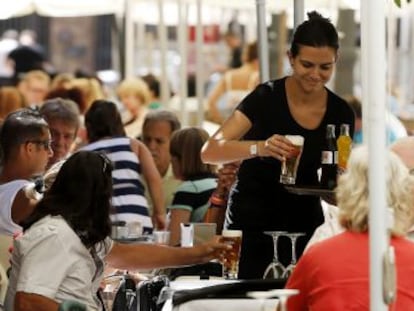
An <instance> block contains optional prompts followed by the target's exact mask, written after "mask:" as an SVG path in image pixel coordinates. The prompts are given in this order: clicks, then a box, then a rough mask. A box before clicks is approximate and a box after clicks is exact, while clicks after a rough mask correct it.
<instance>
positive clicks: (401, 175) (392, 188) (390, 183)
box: [286, 146, 414, 311]
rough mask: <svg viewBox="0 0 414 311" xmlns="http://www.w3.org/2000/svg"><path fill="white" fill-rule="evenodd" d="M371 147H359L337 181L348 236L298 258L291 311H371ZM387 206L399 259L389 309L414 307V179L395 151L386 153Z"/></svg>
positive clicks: (319, 245)
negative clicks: (413, 232) (413, 235)
mask: <svg viewBox="0 0 414 311" xmlns="http://www.w3.org/2000/svg"><path fill="white" fill-rule="evenodd" d="M368 166H369V158H368V149H367V147H366V146H360V147H356V148H355V149H354V150H353V151H352V153H351V157H350V160H349V167H348V170H347V171H346V173H344V174H343V175H341V176H340V177H339V181H338V187H337V190H336V191H337V193H336V195H337V203H338V208H339V221H340V224H341V225H342V226H343V227H344V228H345V229H346V230H345V231H344V232H342V233H340V234H338V235H335V236H333V237H331V238H328V239H326V240H324V241H321V242H319V243H315V244H314V245H312V246H311V247H310V248H309V249H308V251H307V252H305V253H304V254H303V255H302V257H301V258H300V259H299V261H298V264H297V266H296V268H295V270H294V271H293V274H292V275H291V276H290V278H289V279H288V282H287V284H286V288H295V289H299V291H300V292H299V294H298V295H296V296H293V297H291V298H289V300H288V303H287V308H288V310H295V311H299V310H369V235H368V230H369V228H368V225H369V223H368V216H369V206H368V196H369V191H368ZM385 169H386V197H387V206H388V207H389V208H390V209H391V210H392V212H393V213H394V224H393V226H392V227H391V228H390V234H391V245H392V247H393V248H394V250H395V258H396V277H397V284H396V299H395V301H394V303H392V304H391V306H390V310H394V309H395V310H410V309H412V306H414V270H413V269H412V267H411V263H412V262H413V261H414V244H413V243H412V242H411V241H409V240H408V239H406V237H405V236H406V233H407V231H408V229H409V228H410V226H411V225H412V223H413V216H414V210H413V187H414V179H413V177H412V176H411V175H410V174H409V171H408V169H407V167H406V166H405V165H404V164H403V162H402V161H401V159H400V158H399V157H398V156H397V155H396V154H395V153H393V152H392V151H386V163H385Z"/></svg>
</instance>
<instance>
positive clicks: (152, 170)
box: [131, 139, 166, 229]
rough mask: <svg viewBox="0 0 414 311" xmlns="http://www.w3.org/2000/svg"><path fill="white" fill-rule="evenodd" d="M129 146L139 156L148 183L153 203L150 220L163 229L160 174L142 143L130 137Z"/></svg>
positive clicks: (162, 195)
mask: <svg viewBox="0 0 414 311" xmlns="http://www.w3.org/2000/svg"><path fill="white" fill-rule="evenodd" d="M131 146H132V150H134V152H135V153H136V154H137V156H138V158H139V161H140V163H141V168H142V174H143V176H144V179H145V181H146V183H147V185H148V190H149V193H150V195H151V199H152V203H153V210H152V222H153V224H154V227H155V228H157V229H165V226H166V219H165V215H166V211H165V203H164V193H163V189H162V179H161V175H160V173H159V172H158V169H157V167H156V166H155V162H154V159H153V157H152V155H151V153H150V152H149V150H148V148H147V147H146V146H145V145H144V144H143V143H141V142H140V141H138V140H136V139H131Z"/></svg>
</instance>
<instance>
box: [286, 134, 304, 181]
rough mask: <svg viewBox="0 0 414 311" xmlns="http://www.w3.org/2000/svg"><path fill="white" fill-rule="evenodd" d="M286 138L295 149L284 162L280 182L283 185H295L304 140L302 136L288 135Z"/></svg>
mask: <svg viewBox="0 0 414 311" xmlns="http://www.w3.org/2000/svg"><path fill="white" fill-rule="evenodd" d="M285 137H286V138H287V139H288V140H290V142H291V143H292V144H293V145H294V146H295V148H294V149H293V150H292V152H291V154H290V155H289V156H288V157H287V158H286V159H284V160H283V161H282V166H281V171H280V182H281V183H282V184H288V185H294V184H295V183H296V173H297V171H298V167H299V162H300V158H301V155H302V150H303V143H304V138H303V136H300V135H286V136H285Z"/></svg>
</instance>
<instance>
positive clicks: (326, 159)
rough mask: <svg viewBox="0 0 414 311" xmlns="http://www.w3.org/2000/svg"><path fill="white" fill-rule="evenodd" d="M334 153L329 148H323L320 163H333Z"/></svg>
mask: <svg viewBox="0 0 414 311" xmlns="http://www.w3.org/2000/svg"><path fill="white" fill-rule="evenodd" d="M334 158H335V156H334V153H333V152H332V151H329V150H324V151H322V159H321V163H322V164H334V163H335V162H334V160H335V159H334Z"/></svg>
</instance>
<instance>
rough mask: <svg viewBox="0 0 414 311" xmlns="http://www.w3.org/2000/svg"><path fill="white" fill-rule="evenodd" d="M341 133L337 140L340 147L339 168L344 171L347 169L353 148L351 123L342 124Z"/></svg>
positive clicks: (340, 171)
mask: <svg viewBox="0 0 414 311" xmlns="http://www.w3.org/2000/svg"><path fill="white" fill-rule="evenodd" d="M340 129H341V130H340V134H339V137H338V139H337V141H336V144H337V147H338V170H339V173H342V172H344V171H345V170H346V166H347V164H348V159H349V155H350V154H351V150H352V138H351V136H350V135H349V124H341V128H340Z"/></svg>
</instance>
